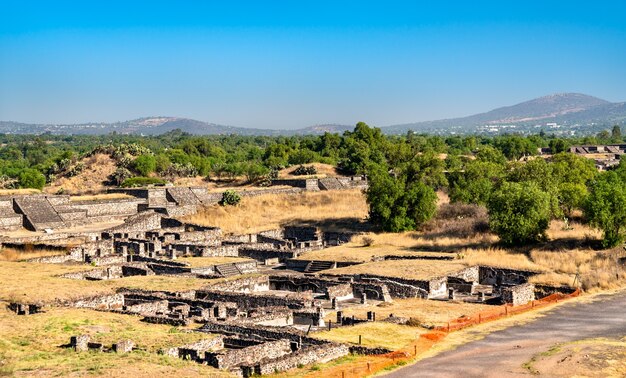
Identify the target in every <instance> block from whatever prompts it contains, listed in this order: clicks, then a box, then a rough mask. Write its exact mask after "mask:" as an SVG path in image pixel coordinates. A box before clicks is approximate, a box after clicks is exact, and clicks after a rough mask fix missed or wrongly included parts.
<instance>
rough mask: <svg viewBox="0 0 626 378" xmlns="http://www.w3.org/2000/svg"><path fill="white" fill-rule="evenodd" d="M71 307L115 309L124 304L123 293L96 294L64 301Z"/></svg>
mask: <svg viewBox="0 0 626 378" xmlns="http://www.w3.org/2000/svg"><path fill="white" fill-rule="evenodd" d="M66 304H67V305H69V306H71V307H79V308H93V309H98V310H115V309H121V308H122V307H123V306H124V295H123V294H119V293H118V294H112V295H97V296H93V297H87V298H82V299H78V300H75V301H70V302H68V303H66Z"/></svg>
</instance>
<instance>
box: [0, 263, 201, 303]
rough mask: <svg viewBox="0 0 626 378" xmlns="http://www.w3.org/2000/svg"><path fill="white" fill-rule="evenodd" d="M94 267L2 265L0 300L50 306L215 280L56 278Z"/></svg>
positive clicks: (187, 287)
mask: <svg viewBox="0 0 626 378" xmlns="http://www.w3.org/2000/svg"><path fill="white" fill-rule="evenodd" d="M90 269H96V268H95V267H92V266H88V265H60V264H38V263H27V262H7V261H0V300H7V301H18V302H38V301H43V302H50V301H54V300H69V299H75V298H80V297H84V296H90V295H96V294H109V293H113V292H114V291H115V290H116V289H118V288H121V287H127V288H135V289H146V290H168V291H183V290H192V289H197V288H200V287H202V286H204V285H207V284H209V283H210V282H213V281H212V280H205V279H198V278H190V277H174V276H133V277H125V278H120V279H115V280H104V281H87V280H74V279H68V278H61V277H57V276H58V275H60V274H64V273H70V272H81V271H86V270H90Z"/></svg>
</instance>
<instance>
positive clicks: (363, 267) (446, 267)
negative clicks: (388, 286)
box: [327, 260, 467, 280]
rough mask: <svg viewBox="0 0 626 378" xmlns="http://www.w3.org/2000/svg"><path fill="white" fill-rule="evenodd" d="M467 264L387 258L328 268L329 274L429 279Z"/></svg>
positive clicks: (459, 268)
mask: <svg viewBox="0 0 626 378" xmlns="http://www.w3.org/2000/svg"><path fill="white" fill-rule="evenodd" d="M465 267H467V264H464V263H461V262H457V261H446V260H443V261H441V260H386V261H379V262H369V263H365V264H359V265H351V266H347V267H344V268H337V269H333V270H328V271H327V273H328V274H333V275H335V274H337V275H340V274H373V275H378V276H384V277H399V278H406V279H415V280H428V279H432V278H437V277H443V276H446V275H448V274H450V273H455V272H458V271H459V270H462V269H463V268H465Z"/></svg>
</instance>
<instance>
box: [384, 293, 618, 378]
mask: <svg viewBox="0 0 626 378" xmlns="http://www.w3.org/2000/svg"><path fill="white" fill-rule="evenodd" d="M625 308H626V291H622V292H619V293H616V294H611V295H601V296H598V297H597V298H596V300H594V301H592V302H576V303H567V304H563V305H561V306H559V307H557V308H555V309H553V310H550V311H549V312H547V313H546V314H545V316H543V317H540V318H537V319H535V320H532V321H531V322H529V323H526V324H523V325H520V326H514V327H510V328H507V329H504V330H500V331H495V332H493V333H491V334H489V335H488V336H486V337H485V338H483V339H481V340H477V341H471V342H469V343H467V344H464V345H462V346H460V347H458V348H457V349H454V350H451V351H446V352H443V353H441V354H438V355H436V356H434V357H432V358H427V359H424V360H422V361H419V362H417V363H416V364H414V365H410V366H407V367H404V368H402V369H399V370H396V371H394V372H393V373H390V374H388V375H386V377H393V378H400V377H420V378H423V377H437V378H440V377H464V378H467V377H530V376H533V374H532V373H531V372H530V371H529V370H528V369H526V368H524V367H523V366H522V365H523V364H524V363H527V362H528V361H530V360H531V359H532V358H533V356H535V355H537V354H538V353H541V352H543V351H545V350H548V349H549V348H550V347H552V346H554V345H555V344H557V343H562V342H569V341H575V340H581V339H589V338H597V337H608V338H613V339H614V338H622V337H625V336H626V314H625V313H624V309H625ZM541 373H542V374H541V376H546V377H549V376H557V375H559V374H558V372H554V373H551V372H549V371H544V372H541Z"/></svg>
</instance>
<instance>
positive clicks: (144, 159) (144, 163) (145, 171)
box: [133, 155, 157, 176]
mask: <svg viewBox="0 0 626 378" xmlns="http://www.w3.org/2000/svg"><path fill="white" fill-rule="evenodd" d="M156 166H157V164H156V159H155V158H154V156H152V155H141V156H139V157H137V159H135V161H134V162H133V167H134V168H135V170H136V171H137V172H138V173H140V174H141V175H142V176H148V175H149V174H150V173H152V172H154V171H155V170H156Z"/></svg>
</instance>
